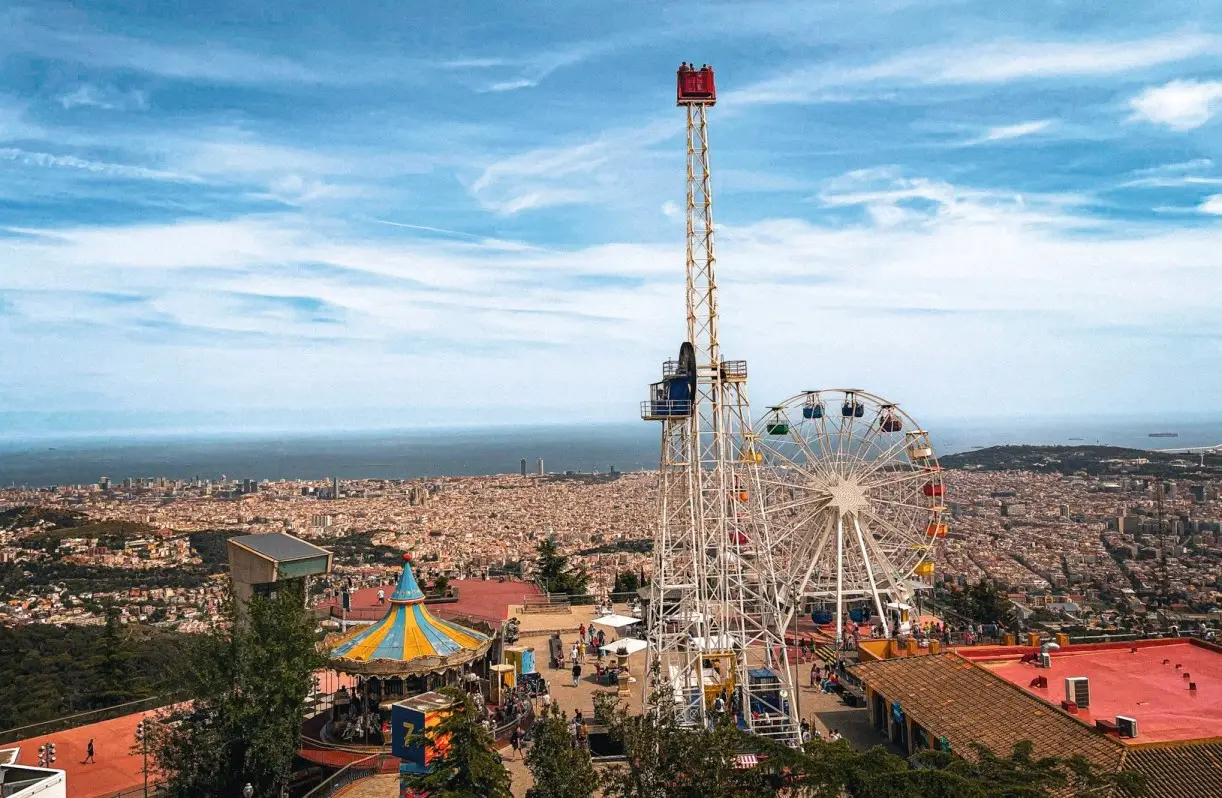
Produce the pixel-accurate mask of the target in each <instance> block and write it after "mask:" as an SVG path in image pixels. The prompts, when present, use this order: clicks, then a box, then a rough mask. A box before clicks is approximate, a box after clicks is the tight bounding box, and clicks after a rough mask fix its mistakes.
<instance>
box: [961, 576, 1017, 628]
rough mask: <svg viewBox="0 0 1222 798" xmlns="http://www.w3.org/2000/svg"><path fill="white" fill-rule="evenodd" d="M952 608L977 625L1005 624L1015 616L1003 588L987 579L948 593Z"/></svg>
mask: <svg viewBox="0 0 1222 798" xmlns="http://www.w3.org/2000/svg"><path fill="white" fill-rule="evenodd" d="M946 598H947V601H948V603H949V604H950V608H951V609H952V610H954V611H955V612H956V613H958V614H959V615H961V616H963V617H964V618H967V619H968V620H970V621H973V622H975V623H994V622H1000V623H1005V622H1006V621H1007V619H1008V618H1010V617H1011V615H1012V614H1013V611H1012V606H1011V604H1010V600H1009V599H1008V598H1006V594H1005V592H1004V591H1002V589H1001V587H1000V586H999V585H997V584H996V583H994V582H990V581H989V580H987V579H981V580H980V581H979V582H975V583H973V584H970V585H968V586H966V587H964V588H951V589H950V591H948V593H947V596H946Z"/></svg>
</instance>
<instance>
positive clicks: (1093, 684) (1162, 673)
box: [957, 639, 1222, 744]
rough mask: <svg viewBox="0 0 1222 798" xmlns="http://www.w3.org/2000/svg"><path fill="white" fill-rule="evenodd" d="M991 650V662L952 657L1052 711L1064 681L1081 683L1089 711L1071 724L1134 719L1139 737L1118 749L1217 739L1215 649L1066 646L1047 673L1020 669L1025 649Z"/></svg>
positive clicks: (1160, 644)
mask: <svg viewBox="0 0 1222 798" xmlns="http://www.w3.org/2000/svg"><path fill="white" fill-rule="evenodd" d="M991 648H993V651H994V653H993V656H990V655H989V652H988V651H983V650H981V651H977V650H973V649H970V648H968V649H963V648H960V649H957V651H958V653H960V654H963V655H964V656H967V657H969V658H970V659H973V660H975V661H977V662H978V663H979V664H980V665H982V666H984V667H986V668H988V669H989V670H991V671H993V672H994V673H996V674H997V675H998V676H1001V677H1002V678H1003V679H1005V680H1007V681H1009V682H1011V683H1013V684H1016V685H1018V686H1019V687H1021V688H1023V689H1024V690H1026V691H1027V692H1028V693H1030V694H1032V695H1034V696H1038V697H1039V698H1042V699H1044V700H1046V701H1048V702H1050V703H1052V704H1055V705H1057V706H1060V704H1061V701H1062V700H1064V698H1065V678H1066V677H1068V676H1085V677H1087V678H1088V679H1089V680H1090V708H1089V709H1082V710H1079V712H1078V714H1077V715H1076V716H1075V717H1077V718H1078V719H1079V720H1081V721H1083V722H1085V723H1087V724H1089V725H1091V726H1094V724H1095V719H1106V720H1111V721H1115V719H1116V716H1117V715H1125V716H1127V717H1130V718H1136V720H1137V729H1138V736H1137V737H1136V738H1135V739H1131V740H1130V739H1125V740H1124V742H1129V743H1137V744H1140V743H1151V742H1168V741H1173V740H1177V741H1178V740H1197V739H1202V738H1207V737H1222V649H1219V648H1217V647H1216V646H1209V645H1205V644H1201V643H1198V642H1193V641H1187V640H1175V639H1171V640H1143V641H1139V642H1138V643H1136V644H1132V643H1106V644H1101V645H1094V646H1091V645H1080V646H1068V647H1066V648H1065V649H1062V650H1061V651H1058V652H1053V654H1052V667H1051V668H1049V669H1045V668H1036V667H1035V666H1034V665H1033V664H1031V663H1022V662H1019V661H1018V659H1019V658H1020V657H1021V653H1019V651H1021V652H1028V651H1031V649H1020V650H1018V651H1014V650H1013V649H1004V648H1001V647H991ZM1134 648H1136V651H1135V652H1134V651H1133V649H1134ZM1163 660H1170V661H1169V662H1168V663H1167V664H1163ZM1176 665H1180V666H1182V667H1180V668H1176ZM1184 674H1189V676H1190V678H1184ZM1037 676H1046V677H1047V678H1048V687H1047V688H1044V689H1041V688H1037V687H1029V686H1028V685H1029V684H1030V683H1031V681H1032V680H1033V679H1035V678H1036V677H1037ZM1189 682H1196V685H1197V689H1196V690H1195V691H1190V690H1189V689H1188V683H1189Z"/></svg>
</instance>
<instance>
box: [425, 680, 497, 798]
mask: <svg viewBox="0 0 1222 798" xmlns="http://www.w3.org/2000/svg"><path fill="white" fill-rule="evenodd" d="M438 692H440V693H443V694H444V695H446V696H449V697H450V698H452V699H454V702H455V706H454V708H453V709H452V710H451V711H450V712H449V713H448V714H447V715H446V716H445V717H444V718H443V719H442V721H441V722H440V723H438V724H437V725H436V726H433V727H432V728H430V729H427V730H425V731H423V732H420V733H417V734H413V735H409V737H408V740H407V743H408V745H417V744H423V745H427V746H430V747H433V748H434V751H435V753H436V754H437V758H436V759H434V760H433V761H432V763H431V768H430V771H429V772H428V773H424V774H421V775H418V776H409V777H407V778H406V779H405V783H406V784H407V786H409V787H412V788H413V789H415V790H419V791H422V792H426V793H427V794H428V795H429V796H430V798H510V796H511V793H510V792H509V771H507V770H506V769H505V766H504V765H503V764H502V763H501V756H500V754H499V753H497V751H496V741H495V740H493V738H492V735H491V734H490V733H489V732H488V730H487V729H485V728H484V726H483V724H481V723H480V722H479V720H478V718H477V717H476V711H475V703H474V702H473V701H472V700H471V696H469V695H467V694H466V693H464V692H462V691H461V690H456V689H454V688H453V687H443V688H441V690H439V691H438ZM438 741H444V742H443V743H442V744H440V745H438Z"/></svg>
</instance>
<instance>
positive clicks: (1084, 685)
mask: <svg viewBox="0 0 1222 798" xmlns="http://www.w3.org/2000/svg"><path fill="white" fill-rule="evenodd" d="M1065 700H1066V701H1072V702H1073V703H1075V704H1077V705H1078V709H1086V708H1087V707H1089V706H1090V681H1089V680H1088V679H1087V678H1086V677H1085V676H1066V677H1065Z"/></svg>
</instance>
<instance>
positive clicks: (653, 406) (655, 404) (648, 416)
mask: <svg viewBox="0 0 1222 798" xmlns="http://www.w3.org/2000/svg"><path fill="white" fill-rule="evenodd" d="M691 414H692V403H691V400H690V399H646V400H645V401H644V402H641V418H643V419H645V420H646V421H652V420H654V419H659V418H686V417H687V416H690V415H691Z"/></svg>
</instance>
